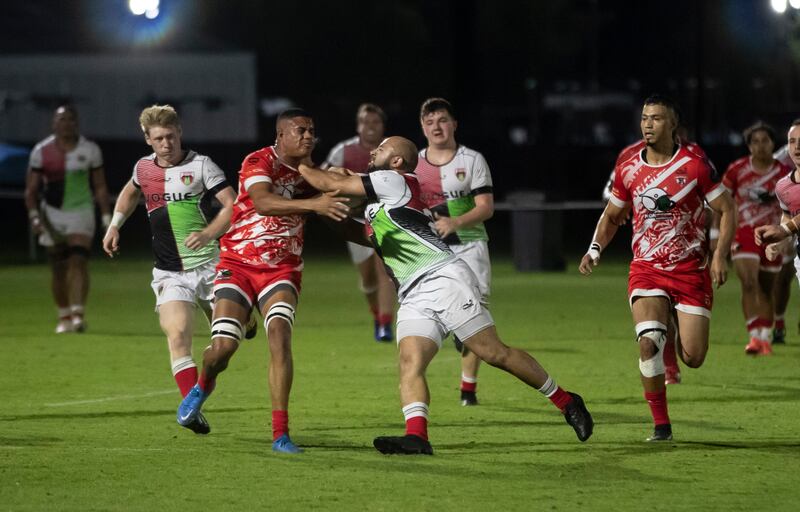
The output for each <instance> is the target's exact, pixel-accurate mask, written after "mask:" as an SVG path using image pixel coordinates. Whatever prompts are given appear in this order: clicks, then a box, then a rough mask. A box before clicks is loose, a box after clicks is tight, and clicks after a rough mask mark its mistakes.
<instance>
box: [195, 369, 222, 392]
mask: <svg viewBox="0 0 800 512" xmlns="http://www.w3.org/2000/svg"><path fill="white" fill-rule="evenodd" d="M197 385H198V386H200V389H202V390H203V393H205V394H206V395H210V394H211V393H212V392H213V391H214V388H215V387H217V379H209V378H208V377H207V376H206V372H201V373H200V377H199V378H198V379H197Z"/></svg>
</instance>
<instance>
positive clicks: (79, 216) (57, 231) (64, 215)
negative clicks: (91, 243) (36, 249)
mask: <svg viewBox="0 0 800 512" xmlns="http://www.w3.org/2000/svg"><path fill="white" fill-rule="evenodd" d="M41 208H42V209H41V213H42V217H43V219H42V222H43V223H44V227H45V229H44V231H42V234H40V235H39V243H40V244H41V245H43V246H44V247H53V246H54V245H56V241H58V242H59V243H63V242H64V240H63V238H65V237H67V236H68V235H86V236H88V237H89V238H93V237H94V230H95V220H94V208H83V209H80V210H61V209H60V208H55V207H53V206H50V205H49V204H43V205H42V207H41ZM51 231H52V233H51Z"/></svg>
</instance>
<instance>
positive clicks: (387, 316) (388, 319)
mask: <svg viewBox="0 0 800 512" xmlns="http://www.w3.org/2000/svg"><path fill="white" fill-rule="evenodd" d="M376 320H377V321H378V323H379V324H380V325H387V324H391V323H392V314H391V313H381V314H380V315H377V316H376Z"/></svg>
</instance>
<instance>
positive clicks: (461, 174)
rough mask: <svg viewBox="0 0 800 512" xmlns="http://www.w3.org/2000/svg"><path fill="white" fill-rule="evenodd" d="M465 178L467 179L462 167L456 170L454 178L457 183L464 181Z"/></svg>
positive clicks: (465, 171)
mask: <svg viewBox="0 0 800 512" xmlns="http://www.w3.org/2000/svg"><path fill="white" fill-rule="evenodd" d="M466 177H467V170H466V169H464V168H463V167H459V168H458V169H456V178H458V181H464V178H466Z"/></svg>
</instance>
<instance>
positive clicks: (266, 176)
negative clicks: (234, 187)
mask: <svg viewBox="0 0 800 512" xmlns="http://www.w3.org/2000/svg"><path fill="white" fill-rule="evenodd" d="M273 164H274V161H271V160H268V159H267V158H264V157H261V156H258V155H256V154H251V155H249V156H248V157H247V158H245V159H244V162H242V170H241V171H239V174H240V176H241V178H240V179H241V182H242V183H243V184H244V189H245V190H247V189H249V188H250V187H252V186H253V185H255V184H256V183H272V173H273Z"/></svg>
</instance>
